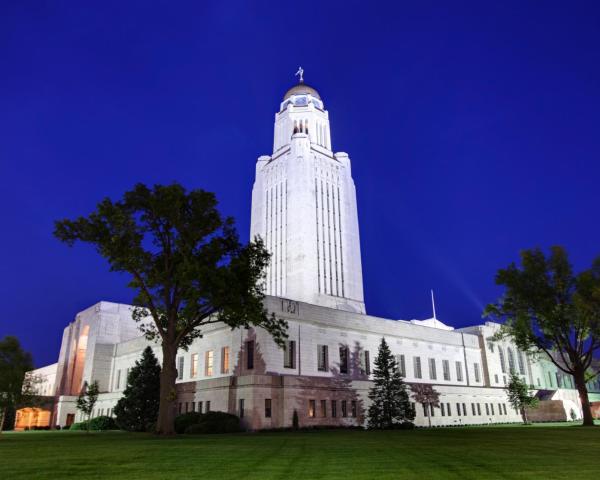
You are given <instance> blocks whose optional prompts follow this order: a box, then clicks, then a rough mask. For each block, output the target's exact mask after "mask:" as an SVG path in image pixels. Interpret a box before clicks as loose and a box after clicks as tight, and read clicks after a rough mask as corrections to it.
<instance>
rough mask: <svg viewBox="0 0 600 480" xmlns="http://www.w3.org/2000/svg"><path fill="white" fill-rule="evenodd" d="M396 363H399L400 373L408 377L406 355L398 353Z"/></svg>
mask: <svg viewBox="0 0 600 480" xmlns="http://www.w3.org/2000/svg"><path fill="white" fill-rule="evenodd" d="M396 363H397V364H398V371H399V372H400V375H401V376H403V377H406V362H405V361H404V355H396Z"/></svg>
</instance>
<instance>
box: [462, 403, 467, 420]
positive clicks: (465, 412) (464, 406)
mask: <svg viewBox="0 0 600 480" xmlns="http://www.w3.org/2000/svg"><path fill="white" fill-rule="evenodd" d="M462 405H463V415H464V416H465V417H466V416H467V404H466V403H463V404H462Z"/></svg>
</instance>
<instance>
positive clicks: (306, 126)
mask: <svg viewBox="0 0 600 480" xmlns="http://www.w3.org/2000/svg"><path fill="white" fill-rule="evenodd" d="M304 133H306V134H308V120H307V119H305V120H304Z"/></svg>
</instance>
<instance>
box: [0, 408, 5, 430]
mask: <svg viewBox="0 0 600 480" xmlns="http://www.w3.org/2000/svg"><path fill="white" fill-rule="evenodd" d="M5 417H6V407H5V408H3V409H2V415H0V433H2V430H4V418H5Z"/></svg>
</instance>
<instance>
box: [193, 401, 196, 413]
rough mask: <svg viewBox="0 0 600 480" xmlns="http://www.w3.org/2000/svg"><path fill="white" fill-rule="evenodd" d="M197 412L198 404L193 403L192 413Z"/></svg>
mask: <svg viewBox="0 0 600 480" xmlns="http://www.w3.org/2000/svg"><path fill="white" fill-rule="evenodd" d="M195 411H196V402H192V412H195Z"/></svg>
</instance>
